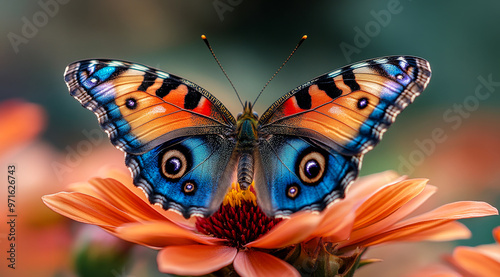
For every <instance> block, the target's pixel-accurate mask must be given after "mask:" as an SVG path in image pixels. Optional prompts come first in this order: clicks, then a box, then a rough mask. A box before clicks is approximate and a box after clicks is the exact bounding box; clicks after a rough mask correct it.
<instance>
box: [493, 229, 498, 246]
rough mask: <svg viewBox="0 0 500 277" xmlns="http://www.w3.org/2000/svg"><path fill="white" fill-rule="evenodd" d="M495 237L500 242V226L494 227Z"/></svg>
mask: <svg viewBox="0 0 500 277" xmlns="http://www.w3.org/2000/svg"><path fill="white" fill-rule="evenodd" d="M493 238H495V240H496V242H497V243H499V244H500V226H499V227H496V228H495V229H493Z"/></svg>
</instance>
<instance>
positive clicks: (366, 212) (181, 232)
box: [43, 172, 498, 276]
mask: <svg viewBox="0 0 500 277" xmlns="http://www.w3.org/2000/svg"><path fill="white" fill-rule="evenodd" d="M113 176H114V177H115V179H112V178H108V179H100V178H95V179H92V180H90V181H89V182H88V183H79V184H76V185H73V186H72V192H60V193H57V194H53V195H47V196H44V197H43V201H44V202H45V204H46V205H47V206H49V207H50V208H51V209H52V210H54V211H56V212H58V213H60V214H62V215H65V216H67V217H70V218H72V219H74V220H77V221H81V222H84V223H89V224H95V225H98V226H100V227H102V228H104V229H105V230H107V231H109V232H110V233H112V234H114V235H116V236H118V237H120V238H122V239H125V240H128V241H131V242H134V243H138V244H142V245H146V246H149V247H152V248H155V249H160V252H159V254H158V267H159V269H160V271H162V272H165V273H173V274H182V275H203V274H208V273H210V272H214V271H217V270H219V269H222V268H225V267H226V266H230V265H231V264H232V266H233V267H234V270H235V271H236V272H237V273H238V274H240V275H242V276H299V274H300V273H299V271H300V272H304V271H305V270H307V268H305V267H304V263H302V262H303V259H304V257H305V256H304V254H305V255H306V256H307V257H305V258H309V259H310V260H311V261H313V262H320V261H324V259H323V258H325V257H327V258H328V259H330V258H333V257H336V256H334V255H344V254H351V253H354V255H355V261H356V262H354V263H351V264H350V265H352V270H355V268H356V267H357V265H358V263H359V257H360V255H361V253H362V252H363V250H364V249H366V247H369V246H372V245H375V244H382V243H387V242H392V241H419V240H449V239H457V238H464V237H467V236H469V231H468V229H467V228H466V227H465V226H463V225H462V224H460V223H457V222H455V220H457V219H460V218H468V217H479V216H486V215H493V214H497V213H498V212H497V210H496V209H495V208H493V207H492V206H490V205H488V204H486V203H483V202H457V203H452V204H449V205H445V206H442V207H440V208H437V209H435V210H434V211H431V212H428V213H425V214H421V215H419V216H415V217H412V218H409V219H403V218H405V217H407V216H408V215H409V214H410V213H411V212H413V211H414V210H415V209H416V208H417V207H419V206H420V205H421V204H422V203H423V202H424V201H425V200H426V199H427V198H428V197H429V196H430V195H432V194H433V193H434V192H435V190H436V188H435V187H433V186H426V183H427V180H423V179H414V180H403V179H397V176H395V174H394V173H391V172H385V173H381V174H375V175H371V176H368V177H364V178H360V179H359V180H358V181H357V182H355V183H354V184H353V186H352V188H351V189H350V190H349V191H348V193H347V197H346V198H345V199H344V200H341V201H337V202H335V203H334V204H332V205H331V206H330V207H328V208H327V209H326V210H325V211H324V212H322V213H307V212H301V213H296V214H294V215H292V216H291V217H290V218H288V219H276V218H269V217H267V216H265V215H264V214H263V213H262V211H260V208H258V207H257V206H256V202H255V195H254V193H253V190H252V189H250V190H247V191H239V190H238V189H237V188H235V187H233V189H232V190H231V191H230V193H228V195H227V196H226V199H225V201H224V203H223V205H222V206H221V208H220V209H219V210H218V211H217V212H216V213H215V214H214V215H212V216H211V217H209V218H204V219H199V218H198V219H196V218H192V219H190V220H185V219H184V218H182V217H181V216H180V215H178V214H176V213H173V212H169V211H164V210H162V209H161V208H159V207H157V206H152V205H150V204H149V202H148V201H147V199H146V197H145V195H144V194H143V193H142V192H141V191H140V190H139V189H137V188H135V187H134V186H133V184H132V183H131V180H130V177H123V176H120V175H117V174H113ZM391 181H393V182H392V183H388V182H391ZM315 249H316V250H317V251H314V250H315ZM293 253H296V254H298V256H297V255H292V254H293ZM322 255H323V256H322ZM278 257H280V258H278ZM320 258H321V259H320ZM283 260H286V261H287V262H288V263H287V262H285V261H283ZM329 261H330V260H329ZM339 262H343V260H342V257H341V258H340V260H339ZM290 264H292V265H293V266H292V265H290ZM327 270H330V269H327ZM327 272H330V271H325V273H327Z"/></svg>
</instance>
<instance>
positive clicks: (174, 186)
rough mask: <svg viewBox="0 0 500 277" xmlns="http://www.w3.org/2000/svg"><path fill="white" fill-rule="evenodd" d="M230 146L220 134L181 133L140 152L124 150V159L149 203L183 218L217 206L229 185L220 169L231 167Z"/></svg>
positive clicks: (205, 214) (210, 210)
mask: <svg viewBox="0 0 500 277" xmlns="http://www.w3.org/2000/svg"><path fill="white" fill-rule="evenodd" d="M233 148H234V145H233V144H232V143H230V142H229V141H228V140H225V139H223V138H221V137H220V136H215V135H205V136H193V137H183V138H179V139H175V140H172V141H168V142H166V143H164V144H162V145H160V146H158V147H156V148H154V149H153V150H151V151H149V152H147V153H144V154H142V155H133V154H127V157H126V161H125V162H126V164H127V166H128V167H129V168H130V169H131V171H132V173H133V176H134V184H136V185H137V186H138V187H140V188H142V189H143V190H144V191H145V193H146V194H147V195H148V197H149V200H150V202H151V203H152V204H155V203H158V204H160V205H161V206H162V207H163V208H164V209H165V210H169V209H170V210H174V211H177V212H179V213H181V214H182V215H183V216H184V217H186V218H189V217H190V216H192V215H199V216H208V215H210V214H211V213H212V212H213V210H214V209H217V208H219V205H220V203H221V202H222V199H223V197H224V195H225V194H226V192H227V190H228V188H229V187H230V185H231V180H230V178H228V176H227V174H222V173H223V172H224V171H225V170H226V168H228V167H231V166H228V164H229V162H230V158H231V153H232V150H233ZM233 170H234V169H233Z"/></svg>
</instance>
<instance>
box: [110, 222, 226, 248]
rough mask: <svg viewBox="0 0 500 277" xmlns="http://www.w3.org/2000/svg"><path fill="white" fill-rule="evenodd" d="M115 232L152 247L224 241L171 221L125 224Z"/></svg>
mask: <svg viewBox="0 0 500 277" xmlns="http://www.w3.org/2000/svg"><path fill="white" fill-rule="evenodd" d="M115 232H116V234H117V235H118V236H119V237H120V238H122V239H124V240H128V241H131V242H134V243H137V244H142V245H148V246H151V247H165V246H170V245H188V244H207V245H211V244H216V243H217V242H220V241H222V240H221V239H217V238H213V237H209V236H205V235H201V234H196V233H193V232H192V231H191V230H189V229H185V228H182V227H180V226H179V225H177V224H175V223H172V222H169V221H156V222H147V223H131V224H125V225H122V226H121V227H120V228H117V229H116V231H115Z"/></svg>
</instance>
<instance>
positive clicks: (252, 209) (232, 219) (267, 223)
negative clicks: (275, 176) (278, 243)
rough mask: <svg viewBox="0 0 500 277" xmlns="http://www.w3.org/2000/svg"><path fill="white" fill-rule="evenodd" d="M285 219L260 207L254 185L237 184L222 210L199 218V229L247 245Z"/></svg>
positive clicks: (231, 242) (241, 246)
mask: <svg viewBox="0 0 500 277" xmlns="http://www.w3.org/2000/svg"><path fill="white" fill-rule="evenodd" d="M281 220H282V219H280V218H274V217H268V216H266V215H265V214H264V212H263V211H262V210H261V209H260V208H259V206H257V201H256V197H255V189H254V186H253V184H252V185H251V186H250V187H248V189H247V190H241V189H240V187H239V185H235V184H233V187H232V189H231V190H230V191H229V192H228V193H227V194H226V196H225V197H224V201H223V202H222V205H221V207H220V208H219V210H218V211H216V212H215V213H214V214H213V215H211V216H210V217H207V218H198V219H197V220H196V229H197V230H198V232H200V233H203V234H205V235H211V236H214V237H217V238H222V239H226V240H227V245H229V246H233V247H237V248H243V245H245V244H247V243H249V242H251V241H254V240H256V239H258V238H259V237H261V236H262V235H264V234H265V233H267V232H268V231H269V230H271V229H272V228H273V227H274V225H276V224H277V223H278V222H280V221H281Z"/></svg>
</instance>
